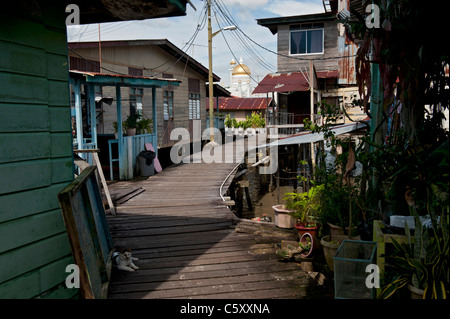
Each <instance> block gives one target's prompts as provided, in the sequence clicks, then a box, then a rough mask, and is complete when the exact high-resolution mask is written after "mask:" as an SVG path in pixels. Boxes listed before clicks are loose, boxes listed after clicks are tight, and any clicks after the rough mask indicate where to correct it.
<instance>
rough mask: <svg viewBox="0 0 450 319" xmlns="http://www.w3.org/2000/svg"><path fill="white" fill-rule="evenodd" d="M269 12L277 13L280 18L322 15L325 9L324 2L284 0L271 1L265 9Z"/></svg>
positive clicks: (317, 0)
mask: <svg viewBox="0 0 450 319" xmlns="http://www.w3.org/2000/svg"><path fill="white" fill-rule="evenodd" d="M264 9H265V10H267V11H270V12H272V13H275V14H276V15H279V16H286V17H287V16H295V15H303V14H311V13H322V12H324V8H323V5H322V1H319V0H316V1H294V0H282V1H279V0H278V1H271V3H270V4H269V5H268V6H266V7H265V8H264Z"/></svg>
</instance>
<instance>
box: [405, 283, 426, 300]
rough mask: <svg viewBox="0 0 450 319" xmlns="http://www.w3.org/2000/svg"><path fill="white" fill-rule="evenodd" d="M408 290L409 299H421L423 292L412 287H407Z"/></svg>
mask: <svg viewBox="0 0 450 319" xmlns="http://www.w3.org/2000/svg"><path fill="white" fill-rule="evenodd" d="M408 289H409V291H410V293H411V299H423V294H424V293H425V290H422V289H419V288H416V287H414V286H413V285H408Z"/></svg>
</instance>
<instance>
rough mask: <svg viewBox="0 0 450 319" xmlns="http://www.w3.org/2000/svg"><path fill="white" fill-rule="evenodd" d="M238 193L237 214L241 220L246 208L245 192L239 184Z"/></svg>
mask: <svg viewBox="0 0 450 319" xmlns="http://www.w3.org/2000/svg"><path fill="white" fill-rule="evenodd" d="M237 186H238V187H237V192H236V213H237V215H238V217H239V218H242V210H243V208H244V191H243V188H242V186H241V185H240V184H239V183H237Z"/></svg>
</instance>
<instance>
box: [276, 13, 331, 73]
mask: <svg viewBox="0 0 450 319" xmlns="http://www.w3.org/2000/svg"><path fill="white" fill-rule="evenodd" d="M317 22H320V21H317ZM323 23H324V53H323V54H311V55H294V56H292V57H293V58H291V57H287V56H290V53H289V25H278V33H277V34H278V53H279V54H280V55H278V61H277V62H278V72H298V71H299V68H300V66H302V67H303V66H304V67H306V68H307V69H309V61H308V60H309V59H312V60H314V66H315V68H316V70H317V71H325V70H337V69H338V62H337V59H328V60H318V59H323V58H329V57H337V56H339V50H338V42H337V37H338V29H337V24H336V22H335V21H324V22H323ZM295 58H299V59H295Z"/></svg>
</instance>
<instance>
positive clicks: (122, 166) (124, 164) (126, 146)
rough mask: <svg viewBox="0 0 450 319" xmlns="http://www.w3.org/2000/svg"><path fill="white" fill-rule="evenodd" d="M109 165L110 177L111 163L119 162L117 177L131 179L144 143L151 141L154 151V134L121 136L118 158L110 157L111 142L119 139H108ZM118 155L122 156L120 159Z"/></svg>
mask: <svg viewBox="0 0 450 319" xmlns="http://www.w3.org/2000/svg"><path fill="white" fill-rule="evenodd" d="M108 143H109V167H110V179H111V180H113V163H114V162H119V171H121V172H122V173H120V175H121V176H120V177H119V179H131V178H133V177H134V176H135V174H136V173H137V170H136V166H137V165H136V160H137V156H138V155H139V153H140V152H142V151H144V150H145V143H152V144H153V147H154V148H155V151H156V152H157V151H158V148H157V138H156V134H139V135H134V136H124V137H123V148H122V150H123V151H122V154H119V158H113V157H112V144H114V143H119V140H110V141H109V142H108ZM120 157H122V158H121V159H120Z"/></svg>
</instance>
